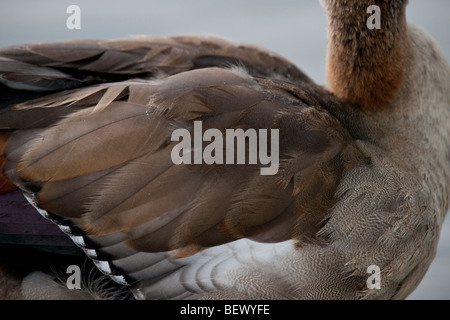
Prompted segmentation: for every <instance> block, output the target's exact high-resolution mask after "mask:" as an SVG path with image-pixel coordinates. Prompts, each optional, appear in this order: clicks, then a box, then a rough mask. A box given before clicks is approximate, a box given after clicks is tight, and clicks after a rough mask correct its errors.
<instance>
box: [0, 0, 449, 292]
mask: <svg viewBox="0 0 450 320" xmlns="http://www.w3.org/2000/svg"><path fill="white" fill-rule="evenodd" d="M362 2H365V1H362ZM394 2H395V3H396V5H395V6H393V7H389V6H384V5H383V6H382V7H383V9H386V8H390V9H392V10H391V11H390V12H394V11H395V10H397V11H395V13H396V14H397V15H399V16H401V17H403V16H402V14H404V6H405V5H406V3H405V1H394ZM358 3H360V2H358ZM383 3H384V2H383ZM324 5H325V7H326V10H327V12H328V13H329V21H330V34H331V36H330V38H331V39H332V40H333V41H330V51H329V52H330V53H329V54H330V56H329V66H328V67H329V69H331V70H329V75H330V81H332V84H331V86H330V91H331V92H330V91H328V90H327V89H326V88H322V87H320V86H317V85H316V84H314V83H313V82H312V81H311V80H310V79H309V78H308V77H307V76H305V75H304V74H303V73H302V72H301V71H300V70H298V69H297V68H296V67H295V66H293V65H292V64H290V63H289V62H288V61H286V60H285V59H283V58H281V57H278V56H277V55H275V54H273V53H269V52H266V51H264V50H263V49H259V48H255V47H251V46H243V45H236V44H232V43H230V42H228V41H226V40H223V39H217V38H212V37H197V36H185V37H173V38H161V37H139V38H130V39H123V40H116V41H76V42H65V43H64V42H62V43H50V44H33V45H23V46H13V47H7V48H3V49H1V50H0V75H1V76H0V77H1V79H2V80H1V82H2V84H1V85H0V152H1V158H0V168H1V169H2V176H0V190H2V192H3V194H1V195H0V196H1V197H7V196H8V192H7V191H10V190H11V189H12V188H14V186H16V187H18V188H20V189H21V190H22V191H23V192H24V195H25V196H26V197H27V199H28V200H29V201H30V202H31V203H32V204H33V205H34V206H35V207H36V208H37V209H38V211H39V212H40V213H41V214H42V215H44V216H45V217H47V218H48V219H50V220H52V221H54V222H55V224H56V225H58V226H59V227H60V228H61V230H63V231H64V232H65V233H67V234H68V235H69V236H70V237H71V238H72V240H73V241H74V242H75V243H76V244H77V245H78V246H80V247H81V248H82V249H83V250H84V252H85V253H86V254H87V255H88V256H89V257H90V258H91V259H93V261H94V263H95V264H96V265H97V266H98V268H99V269H100V270H101V271H103V272H104V273H106V274H108V275H110V276H111V277H112V279H113V280H115V281H117V282H119V283H121V284H123V285H125V286H130V288H131V290H132V291H133V293H134V294H135V296H136V297H137V298H146V299H166V298H175V299H181V298H198V299H217V298H219V299H220V298H222V299H223V298H233V299H236V298H253V299H285V298H286V299H339V298H340V299H361V298H366V299H391V298H394V299H402V298H405V297H407V295H408V294H409V293H411V292H412V290H414V288H415V287H416V286H417V285H418V283H419V282H420V280H421V279H422V277H423V275H424V274H425V272H426V270H427V268H428V266H429V265H430V263H431V261H432V259H433V257H434V254H435V250H436V247H437V242H438V239H439V232H440V227H441V225H442V222H443V220H444V217H445V214H446V212H447V210H448V205H449V196H450V192H449V190H448V186H449V182H450V181H449V180H450V156H449V155H450V142H449V141H450V105H449V104H450V93H449V90H448V88H449V87H450V68H449V66H448V63H447V62H446V60H445V58H443V55H442V54H441V53H440V51H439V49H438V47H437V45H436V44H435V43H434V42H433V41H432V40H431V39H430V38H429V37H428V36H427V35H426V34H425V33H424V32H423V31H421V30H419V29H417V28H416V27H414V26H406V24H403V19H399V20H398V25H397V24H396V23H395V22H394V21H391V22H392V24H387V25H385V27H386V28H387V30H384V31H385V33H383V34H381V36H380V34H378V35H377V37H379V39H381V40H382V41H381V42H380V41H377V42H376V47H373V48H372V52H373V53H376V54H374V55H373V56H369V57H367V56H364V54H363V53H361V51H358V43H363V41H361V39H364V37H370V32H369V31H367V30H365V31H364V30H361V34H362V35H364V37H362V38H361V39H360V38H357V37H355V36H354V35H353V36H352V35H350V34H346V32H345V31H342V30H340V31H339V33H338V35H337V36H336V32H337V31H336V29H333V28H335V27H336V20H335V19H342V17H347V18H348V19H350V20H351V19H352V18H355V15H356V16H357V15H358V14H361V15H365V14H366V12H365V11H363V12H361V13H358V12H359V11H358V10H356V9H355V10H354V11H351V10H350V11H346V10H349V9H348V8H347V7H341V6H339V5H338V3H337V2H336V1H332V0H330V1H324ZM360 6H361V7H360ZM363 6H364V3H363V4H362V5H358V6H356V7H355V8H362V7H363ZM346 8H347V9H346ZM355 12H356V13H355ZM397 15H396V16H397ZM390 28H392V30H394V29H395V32H394V31H392V32H390V30H391V29H390ZM398 30H400V31H398ZM402 30H403V31H404V33H402ZM374 32H376V31H374ZM389 35H391V36H392V37H391V38H392V39H391V38H390V37H389ZM395 37H406V39H407V41H402V45H399V46H395V48H394V49H392V50H394V52H398V53H399V61H397V62H398V63H396V68H397V67H398V68H399V69H400V70H402V72H404V75H403V74H402V76H401V77H394V78H393V80H392V83H393V85H392V86H391V88H389V90H390V91H389V97H386V98H385V99H384V98H380V97H383V96H382V95H381V94H382V93H383V90H387V89H383V88H381V89H380V88H375V87H373V88H371V86H376V83H377V81H382V80H383V79H384V78H385V77H387V76H389V75H391V74H392V73H393V72H394V71H393V70H391V69H390V67H389V65H388V66H385V68H384V69H381V70H378V69H377V70H376V72H375V71H374V75H373V76H371V78H367V77H366V69H365V67H367V65H372V64H374V61H373V60H370V59H376V58H377V57H379V56H380V55H382V53H383V52H385V53H386V52H390V51H383V50H387V49H386V48H390V46H389V44H390V41H395ZM343 39H346V41H353V42H354V44H355V46H353V47H352V46H348V47H345V46H341V45H342V43H344V40H343ZM402 39H403V38H402ZM383 41H384V42H383ZM366 44H367V45H369V44H371V45H373V43H371V42H370V41H368V42H366ZM333 48H334V49H335V50H334V51H333ZM370 48H371V47H366V48H365V49H367V50H369V51H370ZM346 50H347V51H346ZM349 50H357V52H359V53H356V52H349ZM343 53H347V54H349V56H352V54H355V55H356V58H355V59H353V60H352V61H348V59H336V57H335V56H334V55H336V56H337V57H339V55H342V54H343ZM358 54H359V55H361V56H358ZM350 63H351V64H352V68H353V75H354V77H355V79H352V81H348V82H346V83H343V81H342V75H345V74H346V72H347V71H348V70H349V68H350V66H349V64H350ZM364 63H366V64H367V65H364ZM358 77H359V78H360V80H361V81H363V82H362V83H365V85H364V86H363V88H362V89H361V88H353V87H352V86H354V87H357V86H356V85H352V84H354V83H356V82H358ZM336 79H340V80H339V81H337V80H336ZM367 86H369V88H367ZM353 89H354V90H353ZM371 89H372V90H373V91H376V94H374V95H373V97H375V96H376V101H375V100H374V102H373V105H368V104H367V103H368V101H369V102H370V99H371V98H370V97H368V96H367V95H368V93H367V92H368V91H370V90H371ZM374 99H375V98H374ZM194 121H202V125H203V130H204V131H205V130H207V129H209V128H217V129H220V130H221V131H222V132H225V130H226V129H231V128H243V129H248V128H254V129H279V132H280V141H279V145H280V163H279V170H278V173H277V174H276V175H273V176H263V175H261V174H260V170H259V169H260V165H249V164H247V165H206V164H195V165H187V164H182V165H175V164H174V163H173V162H172V161H171V157H170V155H171V151H172V148H173V146H174V145H175V144H176V143H175V142H173V141H171V139H170V138H171V134H172V132H173V131H174V130H175V129H177V128H185V129H188V130H189V131H192V130H193V128H194ZM371 265H376V266H378V267H379V268H380V269H381V288H380V289H370V288H368V287H367V279H368V277H369V275H370V274H368V273H367V269H368V267H369V266H371ZM27 285H29V282H28V283H27Z"/></svg>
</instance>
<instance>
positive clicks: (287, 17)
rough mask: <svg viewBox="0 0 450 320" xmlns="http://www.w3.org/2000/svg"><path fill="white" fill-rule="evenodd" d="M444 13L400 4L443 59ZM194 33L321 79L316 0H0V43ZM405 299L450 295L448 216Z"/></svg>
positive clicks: (418, 1) (447, 26)
mask: <svg viewBox="0 0 450 320" xmlns="http://www.w3.org/2000/svg"><path fill="white" fill-rule="evenodd" d="M73 4H74V5H78V6H79V7H80V9H81V29H80V30H69V29H68V28H67V27H66V20H67V18H68V17H69V16H70V14H68V13H66V10H67V7H69V6H70V5H73ZM449 13H450V1H448V0H428V1H424V0H410V1H409V5H408V10H407V14H408V19H409V21H410V22H412V23H414V24H416V25H418V26H420V27H423V28H424V29H425V30H427V31H428V33H429V34H431V35H432V36H433V37H434V38H435V39H436V40H437V41H438V42H439V44H440V46H441V48H442V50H443V51H444V53H445V55H446V56H447V59H449V60H450V36H449V34H450V33H449V31H450V18H449ZM193 33H198V34H213V35H218V36H222V37H225V38H228V39H230V40H233V41H235V42H240V43H250V44H255V45H259V46H261V47H264V48H266V49H269V50H271V51H274V52H277V53H278V54H281V55H283V56H284V57H286V58H288V59H289V60H291V61H292V62H294V63H295V64H296V65H297V66H299V67H300V68H301V69H302V70H303V71H305V73H306V74H308V75H309V76H310V77H311V78H312V79H314V80H315V81H316V82H317V83H319V84H325V82H326V79H325V53H326V50H325V49H326V18H325V15H324V13H323V11H322V8H321V6H320V5H319V2H318V0H316V1H311V0H295V1H294V0H283V1H275V0H245V1H242V0H164V1H162V0H158V1H155V0H119V1H113V0H96V1H87V0H70V1H68V0H57V1H56V0H54V1H50V0H40V1H32V0H27V1H25V0H15V1H7V0H0V46H7V45H12V44H20V43H27V42H43V41H59V40H70V39H86V38H91V39H117V38H123V37H129V36H133V35H143V34H149V35H180V34H193ZM449 90H450V88H449ZM409 299H450V219H447V221H446V223H445V225H444V227H443V231H442V236H441V239H440V245H439V249H438V254H437V256H436V258H435V260H434V262H433V264H432V265H431V267H430V269H429V271H428V273H427V275H426V276H425V278H424V280H423V281H422V283H421V284H420V286H419V287H418V288H417V290H416V291H415V292H414V293H413V294H412V295H411V296H410V297H409Z"/></svg>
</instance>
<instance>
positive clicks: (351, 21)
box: [326, 0, 408, 110]
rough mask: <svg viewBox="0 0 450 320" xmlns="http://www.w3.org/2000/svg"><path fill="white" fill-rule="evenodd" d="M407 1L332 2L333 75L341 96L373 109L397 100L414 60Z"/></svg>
mask: <svg viewBox="0 0 450 320" xmlns="http://www.w3.org/2000/svg"><path fill="white" fill-rule="evenodd" d="M406 2H407V1H404V0H392V1H387V0H378V1H365V0H364V1H357V2H356V1H345V0H344V1H337V0H330V1H328V2H327V5H326V9H327V11H328V20H329V29H328V54H327V77H328V85H329V88H330V90H331V91H332V92H333V93H334V94H335V95H336V96H338V97H339V98H341V99H343V100H345V101H348V102H350V103H353V104H356V105H358V106H360V107H361V108H364V109H367V110H377V109H380V108H382V107H383V106H386V105H387V104H388V103H389V102H391V101H392V100H393V99H394V98H395V97H396V96H397V94H398V92H399V90H400V88H401V86H402V84H403V81H404V79H405V73H406V68H407V61H408V37H407V23H406V17H405V7H406ZM373 4H375V5H377V7H378V8H379V11H378V12H377V10H372V9H373V7H371V8H369V7H370V6H371V5H373ZM375 9H377V8H375ZM377 22H379V25H378V26H377V25H376V23H377Z"/></svg>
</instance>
